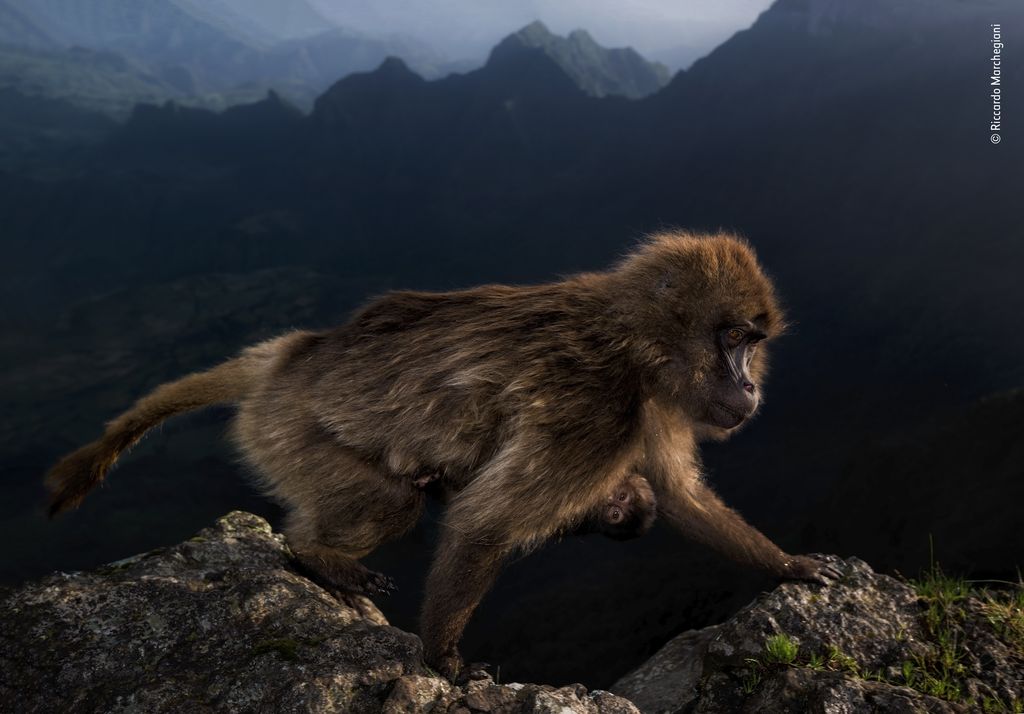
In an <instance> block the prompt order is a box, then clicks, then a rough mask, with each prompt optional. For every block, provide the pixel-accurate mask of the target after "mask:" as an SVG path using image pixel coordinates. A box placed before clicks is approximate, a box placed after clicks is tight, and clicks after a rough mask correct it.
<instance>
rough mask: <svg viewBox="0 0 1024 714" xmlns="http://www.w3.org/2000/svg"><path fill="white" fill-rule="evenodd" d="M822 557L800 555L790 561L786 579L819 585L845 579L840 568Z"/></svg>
mask: <svg viewBox="0 0 1024 714" xmlns="http://www.w3.org/2000/svg"><path fill="white" fill-rule="evenodd" d="M825 557H826V556H821V555H813V556H809V555H798V556H795V557H794V558H793V559H792V560H790V561H789V567H788V569H787V572H786V574H785V577H786V578H787V579H789V580H803V581H806V582H811V583H818V584H819V585H828V584H829V583H830V582H832V581H833V580H838V579H839V578H841V577H843V572H842V570H840V569H839V567H838V566H837V565H836V564H835V563H832V562H830V561H828V560H826V559H825Z"/></svg>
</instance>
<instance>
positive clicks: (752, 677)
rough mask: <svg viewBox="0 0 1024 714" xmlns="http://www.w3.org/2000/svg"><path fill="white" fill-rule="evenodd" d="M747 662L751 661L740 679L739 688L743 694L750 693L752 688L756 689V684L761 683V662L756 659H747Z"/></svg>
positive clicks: (752, 691)
mask: <svg viewBox="0 0 1024 714" xmlns="http://www.w3.org/2000/svg"><path fill="white" fill-rule="evenodd" d="M747 662H748V663H751V662H752V663H753V664H752V665H751V668H750V669H748V670H747V673H746V674H745V675H744V677H743V679H742V680H741V681H740V689H741V690H742V691H743V693H744V694H746V695H750V694H753V693H754V690H756V689H757V685H759V684H760V683H761V663H760V662H759V661H758V660H756V659H750V660H747Z"/></svg>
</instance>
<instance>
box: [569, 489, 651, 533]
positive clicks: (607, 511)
mask: <svg viewBox="0 0 1024 714" xmlns="http://www.w3.org/2000/svg"><path fill="white" fill-rule="evenodd" d="M657 512H658V504H657V499H656V498H655V495H654V489H653V488H651V483H650V482H649V481H648V480H647V479H645V478H644V477H643V476H641V475H639V474H627V475H626V477H625V478H623V479H622V480H621V481H620V482H619V483H617V484H616V485H615V488H613V489H612V490H611V491H610V492H608V494H607V495H606V496H605V499H604V502H603V503H601V504H600V505H598V506H597V507H596V508H594V509H593V510H591V511H590V513H588V514H586V515H585V516H584V517H583V520H582V522H581V523H580V524H579V525H577V526H576V527H575V528H573V530H572V533H573V534H577V535H583V534H586V533H600V534H602V535H605V536H608V537H609V538H614V539H615V540H629V539H631V538H639V537H640V536H642V535H644V534H646V533H647V532H648V531H649V530H650V529H651V526H653V525H654V520H655V518H656V517H657Z"/></svg>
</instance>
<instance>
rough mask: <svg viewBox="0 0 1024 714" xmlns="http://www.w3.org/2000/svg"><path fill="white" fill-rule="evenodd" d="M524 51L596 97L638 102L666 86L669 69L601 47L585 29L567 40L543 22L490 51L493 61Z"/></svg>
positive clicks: (629, 50) (629, 52) (627, 52)
mask: <svg viewBox="0 0 1024 714" xmlns="http://www.w3.org/2000/svg"><path fill="white" fill-rule="evenodd" d="M523 50H531V51H540V52H542V53H543V54H545V55H547V56H548V57H549V58H550V59H551V60H553V61H554V62H555V64H557V65H558V67H559V68H560V69H561V70H562V71H563V72H565V74H566V75H568V76H569V78H570V79H571V80H572V81H573V82H574V83H575V84H576V86H577V87H579V88H580V89H581V90H583V91H584V92H585V93H587V94H589V95H591V96H594V97H604V96H608V95H618V96H623V97H630V98H632V99H637V98H640V97H644V96H646V95H648V94H653V93H654V92H656V91H658V90H659V89H661V88H662V87H663V86H665V85H666V84H667V83H668V81H669V78H670V73H669V70H668V68H667V67H665V66H664V65H662V64H659V63H657V62H649V61H648V60H646V59H644V58H643V57H642V56H641V55H640V53H639V52H637V51H636V50H634V49H633V48H631V47H624V48H612V49H609V48H605V47H602V46H601V45H600V44H598V43H597V41H595V40H594V38H593V37H592V36H591V35H590V33H589V32H587V31H586V30H584V29H576V30H573V31H572V32H571V33H569V35H568V37H562V36H561V35H556V34H554V33H553V32H551V30H549V29H548V27H547V25H545V24H544V23H543V22H541V21H540V20H534V21H533V22H531V23H530V24H529V25H526V26H525V27H522V28H521V29H519V30H517V31H516V32H513V33H512V34H511V35H509V36H508V37H506V38H505V39H504V40H502V41H501V42H500V43H499V44H498V45H497V46H496V47H495V48H494V50H493V51H492V52H491V60H490V61H489V63H490V62H492V61H494V60H502V59H505V58H507V57H511V56H516V55H518V54H519V53H521V52H522V51H523Z"/></svg>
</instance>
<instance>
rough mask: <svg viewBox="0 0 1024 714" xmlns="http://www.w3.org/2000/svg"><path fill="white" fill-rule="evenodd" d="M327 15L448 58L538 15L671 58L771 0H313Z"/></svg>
mask: <svg viewBox="0 0 1024 714" xmlns="http://www.w3.org/2000/svg"><path fill="white" fill-rule="evenodd" d="M309 1H310V2H311V3H312V4H313V5H314V6H316V7H317V8H318V9H319V10H320V11H321V12H323V13H324V14H325V15H329V16H330V17H332V18H333V19H335V20H336V21H338V22H340V23H342V24H344V25H346V26H348V27H351V28H354V29H358V30H363V31H365V32H368V33H372V34H375V35H379V34H388V33H397V34H406V35H412V36H414V37H418V38H421V39H423V40H426V41H427V42H429V43H430V44H431V45H433V46H434V47H435V48H437V49H438V50H440V51H441V52H443V53H444V54H446V55H448V56H449V57H451V58H461V57H468V56H479V55H484V54H486V52H487V50H489V49H490V48H491V47H492V46H493V45H494V44H495V43H496V42H497V41H498V40H500V39H501V38H502V37H504V36H505V35H507V34H508V33H509V32H511V31H513V30H515V29H518V28H519V27H522V26H523V25H525V24H527V23H529V22H531V21H533V20H536V19H540V20H542V21H543V22H544V23H545V24H546V25H547V26H548V27H549V28H551V30H552V31H554V32H557V33H559V34H565V33H567V32H569V31H570V30H573V29H576V28H579V27H582V28H584V29H586V30H588V31H589V32H590V34H591V35H593V36H594V38H595V39H596V40H597V41H598V42H600V43H601V44H603V45H606V46H609V47H621V46H624V45H630V46H632V47H635V48H636V49H638V50H639V51H640V52H642V53H643V54H645V55H647V56H648V57H651V58H654V59H661V60H662V61H666V62H668V63H670V64H673V65H675V64H678V63H679V62H680V61H682V62H684V63H688V60H687V59H686V58H691V59H692V57H693V56H694V54H696V55H698V56H699V55H701V54H705V53H706V52H707V51H709V50H710V49H712V48H713V47H714V46H715V45H717V44H719V43H720V42H722V41H723V40H725V39H727V38H728V37H729V36H730V35H732V33H734V32H736V31H737V30H740V29H743V28H746V27H749V26H750V24H751V23H752V22H753V21H754V19H755V18H756V17H757V15H758V14H759V13H760V12H761V11H763V10H765V9H766V8H767V7H768V6H769V5H770V4H771V0H690V1H687V0H309Z"/></svg>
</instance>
